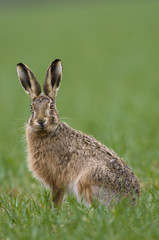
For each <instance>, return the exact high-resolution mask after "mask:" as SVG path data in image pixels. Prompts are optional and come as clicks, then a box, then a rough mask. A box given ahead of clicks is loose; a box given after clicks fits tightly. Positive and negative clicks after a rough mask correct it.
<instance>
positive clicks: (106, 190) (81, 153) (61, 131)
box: [17, 59, 140, 206]
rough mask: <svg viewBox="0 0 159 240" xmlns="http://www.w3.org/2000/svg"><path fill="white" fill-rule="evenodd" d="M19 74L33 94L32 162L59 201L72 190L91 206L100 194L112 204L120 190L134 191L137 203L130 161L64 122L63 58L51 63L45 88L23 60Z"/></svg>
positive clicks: (29, 129) (136, 184)
mask: <svg viewBox="0 0 159 240" xmlns="http://www.w3.org/2000/svg"><path fill="white" fill-rule="evenodd" d="M17 74H18V77H19V80H20V82H21V85H22V86H23V88H24V90H25V92H26V93H27V94H28V95H29V96H30V98H31V100H32V104H31V112H32V114H31V117H30V119H29V121H28V123H27V125H26V140H27V148H28V166H29V169H30V170H31V171H32V173H33V175H34V176H35V177H36V178H38V179H40V180H41V181H42V182H43V183H44V184H45V185H46V186H49V187H50V188H51V190H52V194H53V202H54V204H55V205H60V204H61V203H62V201H63V198H64V194H65V193H67V192H71V193H73V194H74V195H75V197H76V198H77V200H78V201H83V203H84V204H85V205H86V206H90V205H91V204H92V202H93V201H94V199H97V200H99V201H102V202H103V203H104V204H105V205H109V204H110V202H111V201H112V199H117V200H118V199H119V198H120V196H123V197H130V198H131V199H132V202H133V203H135V201H136V198H137V197H139V195H140V184H139V181H138V179H137V177H136V176H135V175H134V173H133V172H132V171H131V169H130V168H129V167H128V166H127V164H126V163H125V162H124V161H123V160H122V159H121V158H119V157H118V156H117V155H116V153H114V152H113V151H112V150H110V149H109V148H107V147H106V146H105V145H103V144H101V143H100V142H99V141H97V140H96V139H94V138H93V137H92V136H88V135H86V134H84V133H82V132H80V131H77V130H74V129H72V128H71V127H69V126H68V125H67V124H66V123H64V122H60V118H59V114H58V111H57V108H56V95H57V91H58V89H59V86H60V82H61V78H62V63H61V60H59V59H56V60H54V61H53V62H52V63H51V64H50V66H49V68H48V70H47V73H46V77H45V81H44V93H41V87H40V84H39V82H38V81H37V79H36V77H35V76H34V74H33V72H32V71H31V70H30V69H29V68H28V67H27V66H26V65H25V64H23V63H19V64H17Z"/></svg>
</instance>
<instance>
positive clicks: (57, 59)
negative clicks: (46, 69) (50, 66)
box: [53, 58, 61, 63]
mask: <svg viewBox="0 0 159 240" xmlns="http://www.w3.org/2000/svg"><path fill="white" fill-rule="evenodd" d="M53 62H54V63H57V62H61V59H59V58H56V59H55V60H54V61H53Z"/></svg>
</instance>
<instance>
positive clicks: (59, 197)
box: [52, 185, 64, 207]
mask: <svg viewBox="0 0 159 240" xmlns="http://www.w3.org/2000/svg"><path fill="white" fill-rule="evenodd" d="M63 198H64V189H62V188H57V187H56V186H55V185H53V186H52V201H53V203H54V206H55V207H56V206H60V205H61V204H62V202H63Z"/></svg>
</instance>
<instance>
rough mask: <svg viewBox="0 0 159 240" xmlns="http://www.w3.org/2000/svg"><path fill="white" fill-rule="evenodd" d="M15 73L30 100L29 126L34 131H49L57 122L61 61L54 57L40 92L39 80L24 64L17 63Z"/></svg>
mask: <svg viewBox="0 0 159 240" xmlns="http://www.w3.org/2000/svg"><path fill="white" fill-rule="evenodd" d="M17 74H18V77H19V80H20V82H21V85H22V87H23V88H24V90H25V92H26V93H27V94H28V95H29V96H30V98H31V100H32V103H31V112H32V115H31V117H30V119H29V125H30V127H31V128H32V129H33V130H35V131H51V130H52V129H54V128H55V126H56V125H57V124H58V122H59V115H58V111H57V109H56V94H57V91H58V89H59V86H60V81H61V78H62V63H61V61H60V60H59V59H56V60H54V61H53V62H52V63H51V64H50V66H49V68H48V70H47V73H46V77H45V81H44V93H41V87H40V84H39V82H38V81H37V79H36V77H35V75H34V74H33V72H32V71H31V70H30V69H29V68H28V67H27V66H26V65H25V64H23V63H19V64H17Z"/></svg>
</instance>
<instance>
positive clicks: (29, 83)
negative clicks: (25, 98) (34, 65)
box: [17, 63, 41, 100]
mask: <svg viewBox="0 0 159 240" xmlns="http://www.w3.org/2000/svg"><path fill="white" fill-rule="evenodd" d="M17 74H18V78H19V80H20V82H21V85H22V87H23V88H24V90H25V92H26V93H27V94H28V95H29V96H30V97H31V99H32V100H33V99H35V98H36V97H37V96H38V95H39V94H40V93H41V87H40V84H39V82H38V81H37V79H36V77H35V76H34V74H33V72H32V71H31V70H30V69H29V68H28V66H26V65H25V64H23V63H18V64H17Z"/></svg>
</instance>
